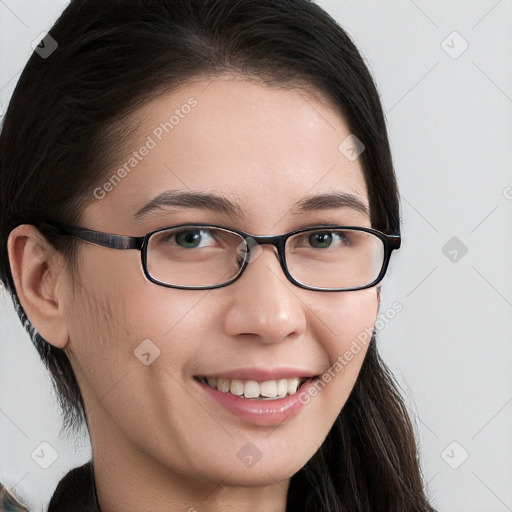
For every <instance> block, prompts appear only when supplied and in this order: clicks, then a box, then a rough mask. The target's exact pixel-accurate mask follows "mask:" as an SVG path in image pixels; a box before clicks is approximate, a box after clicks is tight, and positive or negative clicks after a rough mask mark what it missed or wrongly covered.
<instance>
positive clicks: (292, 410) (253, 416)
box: [196, 377, 315, 426]
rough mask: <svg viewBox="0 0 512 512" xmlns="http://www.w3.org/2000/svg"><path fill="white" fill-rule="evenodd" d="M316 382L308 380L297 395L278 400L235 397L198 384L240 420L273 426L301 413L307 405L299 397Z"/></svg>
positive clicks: (312, 379) (200, 383)
mask: <svg viewBox="0 0 512 512" xmlns="http://www.w3.org/2000/svg"><path fill="white" fill-rule="evenodd" d="M314 381H315V379H314V377H313V378H311V379H308V380H306V381H305V382H304V383H303V384H302V386H300V388H299V389H298V390H297V392H296V393H295V394H293V395H289V396H286V397H284V398H278V399H277V400H257V399H254V398H245V397H244V396H235V395H232V394H231V393H224V392H222V391H219V390H217V389H213V388H211V387H210V386H207V385H206V384H203V383H202V382H199V381H196V382H197V383H198V384H199V385H200V386H201V388H202V389H204V391H205V392H206V393H208V395H209V396H210V397H211V398H213V399H214V400H215V401H216V402H218V403H219V404H220V405H222V406H223V407H224V408H225V409H227V410H228V411H229V412H230V413H232V414H234V415H235V416H237V417H239V418H240V419H242V420H244V421H246V422H248V423H252V424H254V425H261V426H271V425H278V424H280V423H284V422H286V421H290V420H292V419H293V418H295V417H296V416H297V415H298V414H299V413H300V411H301V409H302V407H303V406H304V405H305V404H304V403H302V402H301V401H300V400H299V396H301V395H302V394H303V393H307V391H308V388H309V386H312V385H313V383H314Z"/></svg>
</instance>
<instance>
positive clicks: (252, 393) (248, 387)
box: [244, 380, 260, 398]
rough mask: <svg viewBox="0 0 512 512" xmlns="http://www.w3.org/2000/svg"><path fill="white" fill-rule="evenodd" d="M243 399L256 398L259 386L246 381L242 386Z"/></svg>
mask: <svg viewBox="0 0 512 512" xmlns="http://www.w3.org/2000/svg"><path fill="white" fill-rule="evenodd" d="M244 396H245V398H256V397H257V396H260V385H259V384H258V383H257V382H256V381H255V380H248V381H246V382H245V386H244Z"/></svg>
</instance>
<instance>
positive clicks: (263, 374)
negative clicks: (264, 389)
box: [198, 368, 318, 382]
mask: <svg viewBox="0 0 512 512" xmlns="http://www.w3.org/2000/svg"><path fill="white" fill-rule="evenodd" d="M316 375H318V373H315V372H312V371H310V370H306V369H304V368H235V369H231V370H227V371H221V372H215V373H210V372H209V373H206V374H201V375H198V377H207V378H210V379H240V380H256V381H260V382H264V381H267V380H278V379H293V378H296V377H298V378H309V377H315V376H316Z"/></svg>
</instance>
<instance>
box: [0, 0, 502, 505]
mask: <svg viewBox="0 0 512 512" xmlns="http://www.w3.org/2000/svg"><path fill="white" fill-rule="evenodd" d="M319 3H320V5H322V6H323V7H324V8H326V9H327V11H329V12H330V13H331V14H332V15H333V16H334V17H335V18H336V19H337V20H338V21H339V22H340V24H341V25H342V26H343V27H344V28H345V29H346V30H347V31H348V32H349V33H350V35H351V36H352V38H353V39H354V40H355V43H356V44H357V46H358V47H359V49H360V50H361V52H362V53H363V54H364V56H365V58H366V59H367V61H368V64H369V66H370V68H371V70H372V72H373V74H374V76H375V78H376V81H377V84H378V87H379V90H380V92H381V95H382V101H383V104H384V107H385V110H386V114H387V119H388V126H389V132H390V138H391V145H392V150H393V155H394V161H395V166H396V171H397V175H398V180H399V186H400V190H401V196H402V216H403V237H404V244H403V249H401V250H400V251H399V253H398V254H396V255H395V256H394V258H393V261H392V266H391V270H390V274H389V276H387V277H386V280H385V282H384V285H383V304H382V311H383V312H384V311H386V310H387V309H388V308H389V307H390V305H391V304H392V303H393V302H395V301H398V302H400V303H401V304H402V305H403V311H402V312H401V313H400V314H398V315H397V316H396V317H395V318H394V319H393V320H392V321H391V322H389V323H388V324H386V325H385V327H384V328H383V329H382V331H381V334H380V338H379V345H380V350H381V353H382V354H383V357H384V359H385V361H386V362H387V363H388V364H389V366H390V367H391V369H392V370H393V372H394V373H395V375H396V377H397V379H398V381H399V382H400V384H401V386H402V387H403V390H404V394H405V397H406V400H407V403H408V406H409V409H410V411H411V415H412V417H413V419H414V422H415V424H416V429H417V432H418V441H419V445H420V451H421V456H422V464H423V468H424V474H425V480H426V482H427V485H428V491H429V495H430V496H431V497H432V499H433V502H434V504H435V505H436V506H437V507H438V509H439V511H440V512H441V511H442V512H445V511H446V512H448V511H450V512H458V511H460V512H473V511H474V512H481V511H483V510H485V511H486V512H505V511H507V510H508V511H512V485H511V483H512V436H511V432H512V429H511V427H512V372H511V371H510V365H511V363H512V344H511V337H512V334H511V333H512V321H511V319H512V314H511V313H512V275H511V273H512V271H511V269H512V265H511V263H510V261H511V254H512V229H511V228H512V172H511V170H510V163H511V162H512V143H511V135H512V58H511V57H512V55H511V54H512V52H511V50H512V0H500V1H497V0H479V1H472V2H468V1H467V0H456V1H455V0H450V1H448V2H447V1H442V0H437V1H433V0H429V1H427V0H415V1H413V0H394V1H387V2H382V1H381V0H363V1H356V0H350V1H341V0H321V1H320V2H319ZM66 4H67V2H66V1H65V0H44V1H43V0H37V1H36V0H30V1H29V0H0V20H1V24H0V40H1V52H0V59H1V61H0V62H1V71H0V101H1V105H2V110H3V109H4V108H5V105H6V104H7V103H8V101H9V96H10V94H11V92H12V90H13V87H14V85H15V83H16V80H17V78H18V76H19V72H20V71H21V69H22V68H23V66H24V63H25V61H26V59H27V58H28V56H29V54H30V52H31V48H30V44H31V42H32V41H33V40H34V39H35V38H37V36H39V34H40V33H41V32H42V31H44V30H46V29H48V28H49V27H50V26H51V24H52V22H53V20H54V19H55V18H56V17H57V15H58V14H59V13H60V11H61V10H62V9H63V8H64V7H65V5H66ZM453 32H457V33H458V34H453ZM443 41H444V42H443ZM466 44H468V45H469V46H468V48H467V49H466V50H465V51H464V52H463V53H461V51H462V50H463V49H464V47H465V46H466ZM459 54H460V55H459ZM453 237H456V240H455V241H452V242H451V244H453V245H448V246H447V247H446V248H445V249H444V250H443V248H444V247H445V246H446V244H447V243H448V242H449V241H450V240H451V239H452V238H453ZM464 248H467V253H466V254H463V252H464ZM454 251H455V252H454ZM452 260H455V261H452ZM0 319H1V320H0V353H1V363H0V389H1V397H0V481H2V482H4V483H5V484H7V486H8V487H9V488H11V489H14V492H16V493H17V494H19V495H23V496H25V499H26V500H27V502H28V503H29V505H30V510H38V511H39V510H43V509H44V507H46V505H47V503H48V500H49V498H50V496H51V494H52V493H53V490H54V488H55V485H56V483H57V481H58V479H59V478H61V477H62V476H63V475H64V474H65V473H66V472H67V471H68V470H69V469H70V468H71V467H74V466H76V465H78V464H81V463H82V462H85V461H86V460H88V459H89V457H90V445H89V442H88V439H87V436H86V435H85V433H84V435H83V436H82V437H79V438H77V439H74V440H69V439H68V440H66V439H59V438H58V431H59V428H60V419H59V416H58V413H57V408H56V403H55V399H54V396H53V394H52V391H51V388H50V387H49V380H48V377H47V375H46V373H45V371H44V368H43V367H42V365H41V363H40V362H39V360H38V356H37V354H36V352H35V349H34V348H33V347H32V345H31V343H30V341H29V338H28V336H27V335H26V334H25V333H24V331H23V330H22V328H21V326H20V325H19V321H18V320H17V318H16V316H15V314H14V312H13V310H12V307H11V305H10V300H9V299H8V298H6V297H5V294H1V292H0ZM43 441H46V442H48V443H50V444H51V446H52V447H54V449H55V450H56V451H57V452H58V454H59V456H58V458H57V460H56V461H55V462H54V463H53V464H52V465H51V466H50V467H49V468H48V469H42V468H41V467H39V466H38V464H36V462H35V461H34V460H33V459H32V458H31V453H32V452H33V451H34V449H36V448H37V447H38V446H39V445H40V443H41V442H43ZM454 443H455V444H454ZM466 456H467V460H464V459H465V457H466ZM455 468H456V469H455Z"/></svg>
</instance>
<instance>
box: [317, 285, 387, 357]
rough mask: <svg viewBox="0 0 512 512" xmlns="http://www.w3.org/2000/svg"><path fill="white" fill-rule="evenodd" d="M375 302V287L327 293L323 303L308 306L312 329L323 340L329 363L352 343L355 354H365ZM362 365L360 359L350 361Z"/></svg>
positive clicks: (373, 320)
mask: <svg viewBox="0 0 512 512" xmlns="http://www.w3.org/2000/svg"><path fill="white" fill-rule="evenodd" d="M378 307H379V300H378V294H377V289H376V288H370V289H367V290H359V291H355V292H340V293H332V294H329V295H328V296H327V297H326V298H325V300H323V301H316V302H315V303H313V304H311V309H312V312H313V317H314V318H316V322H315V321H314V320H313V319H312V321H311V323H312V324H313V325H315V326H316V329H317V330H316V333H315V337H316V338H317V339H319V340H323V343H322V344H323V346H324V349H325V350H326V351H327V352H328V354H329V359H330V363H331V364H333V363H334V362H335V361H336V360H338V358H339V356H341V355H343V354H344V353H345V352H346V351H347V350H350V347H351V346H352V345H353V344H358V345H360V348H361V350H359V351H357V354H360V353H362V355H363V356H364V353H366V348H367V345H368V343H369V341H370V338H371V334H372V332H373V327H374V324H375V320H376V318H377V313H378ZM354 359H355V360H356V361H358V362H360V363H361V364H362V358H354Z"/></svg>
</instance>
